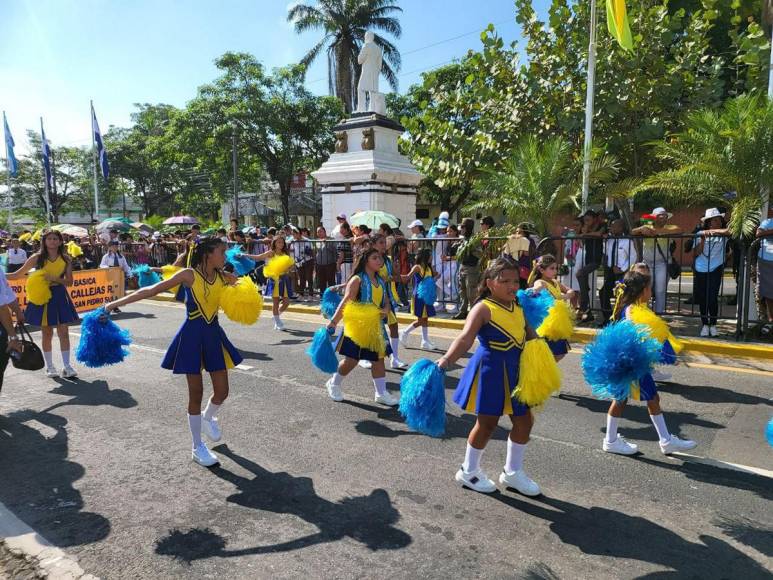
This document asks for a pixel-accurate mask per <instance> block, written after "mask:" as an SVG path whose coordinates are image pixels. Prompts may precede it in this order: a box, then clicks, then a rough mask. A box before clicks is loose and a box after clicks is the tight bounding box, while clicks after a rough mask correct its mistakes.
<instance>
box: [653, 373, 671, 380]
mask: <svg viewBox="0 0 773 580" xmlns="http://www.w3.org/2000/svg"><path fill="white" fill-rule="evenodd" d="M652 380H654V381H656V382H660V383H663V382H666V381H670V380H671V373H664V372H663V371H653V372H652Z"/></svg>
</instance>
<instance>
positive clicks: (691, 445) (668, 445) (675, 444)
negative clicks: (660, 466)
mask: <svg viewBox="0 0 773 580" xmlns="http://www.w3.org/2000/svg"><path fill="white" fill-rule="evenodd" d="M697 445H698V444H697V443H696V442H695V441H690V440H689V439H679V437H677V436H676V435H671V439H669V440H668V441H666V442H665V443H661V444H660V450H661V451H662V452H663V455H669V454H670V453H673V452H675V451H689V450H690V449H695V447H696V446H697Z"/></svg>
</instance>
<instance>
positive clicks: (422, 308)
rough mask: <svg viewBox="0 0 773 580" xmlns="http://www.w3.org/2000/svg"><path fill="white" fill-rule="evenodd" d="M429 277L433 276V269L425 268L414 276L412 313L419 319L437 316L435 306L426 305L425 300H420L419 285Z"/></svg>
mask: <svg viewBox="0 0 773 580" xmlns="http://www.w3.org/2000/svg"><path fill="white" fill-rule="evenodd" d="M427 276H430V277H431V276H432V268H430V267H429V266H425V267H424V268H422V270H421V272H414V274H413V301H412V302H411V313H412V314H413V315H414V316H416V317H417V318H428V317H430V316H435V306H434V305H432V304H424V300H422V299H421V298H419V295H418V292H419V284H420V283H421V281H422V280H424V278H426V277H427Z"/></svg>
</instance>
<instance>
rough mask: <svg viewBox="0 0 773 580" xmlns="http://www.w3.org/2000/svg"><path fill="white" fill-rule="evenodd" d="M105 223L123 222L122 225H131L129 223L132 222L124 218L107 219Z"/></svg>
mask: <svg viewBox="0 0 773 580" xmlns="http://www.w3.org/2000/svg"><path fill="white" fill-rule="evenodd" d="M105 221H106V222H123V223H125V224H129V225H131V223H132V220H130V219H129V218H125V217H109V218H107V219H106V220H105Z"/></svg>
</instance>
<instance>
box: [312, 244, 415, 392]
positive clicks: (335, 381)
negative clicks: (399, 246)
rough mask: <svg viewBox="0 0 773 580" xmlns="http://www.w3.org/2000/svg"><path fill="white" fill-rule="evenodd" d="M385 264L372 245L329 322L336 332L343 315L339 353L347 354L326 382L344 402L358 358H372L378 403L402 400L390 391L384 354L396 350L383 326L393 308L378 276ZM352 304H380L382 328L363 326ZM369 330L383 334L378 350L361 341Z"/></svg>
mask: <svg viewBox="0 0 773 580" xmlns="http://www.w3.org/2000/svg"><path fill="white" fill-rule="evenodd" d="M383 264H384V260H383V258H382V257H381V252H380V251H379V250H377V249H376V248H370V249H368V250H366V251H365V252H363V253H362V254H361V255H360V257H359V260H358V261H357V265H356V266H355V268H354V272H353V273H352V276H351V277H350V278H349V282H348V283H347V284H346V293H345V294H344V297H343V300H342V301H341V303H340V304H339V305H338V308H337V309H336V312H335V314H334V315H333V318H331V319H330V322H329V323H328V325H327V327H328V331H329V332H330V333H331V334H332V333H334V332H335V328H336V326H337V325H338V323H339V321H340V320H341V319H342V318H343V321H344V333H343V336H342V337H341V340H340V341H339V343H338V352H339V353H341V354H342V355H344V357H345V358H344V359H343V360H342V361H341V362H340V363H339V364H338V372H336V373H335V374H334V375H333V376H332V377H330V379H329V380H328V381H327V383H326V384H325V387H326V388H327V392H328V395H330V398H331V399H333V400H334V401H343V399H344V395H343V392H342V391H341V382H342V381H343V378H344V377H345V376H346V375H348V374H349V373H350V372H351V371H352V369H353V368H354V367H355V366H357V362H358V361H360V360H368V361H370V362H371V369H370V372H371V376H372V377H373V387H374V389H375V395H374V400H375V401H376V403H380V404H382V405H386V406H388V407H394V406H395V405H397V404H398V403H399V402H400V401H399V399H397V398H396V397H393V396H392V395H391V394H389V392H388V391H387V388H386V369H385V368H384V357H385V356H386V355H388V354H391V351H392V349H391V348H390V346H389V345H388V344H387V343H386V341H385V340H383V337H384V336H385V334H386V333H385V332H384V328H383V326H384V322H383V321H384V320H385V319H386V318H387V316H388V315H389V308H390V306H389V296H388V290H387V288H386V284H385V283H384V281H383V280H382V279H381V277H380V276H379V275H378V272H379V270H380V269H381V266H383ZM349 303H355V304H352V306H356V304H357V303H360V304H364V305H370V304H374V305H375V306H377V307H378V308H379V309H380V310H381V321H380V322H376V324H377V325H378V326H380V328H378V329H363V324H362V321H358V320H355V314H354V311H353V309H352V310H347V305H349ZM358 322H359V324H358ZM368 330H371V331H376V332H379V333H380V334H381V337H382V339H381V340H380V341H377V342H378V343H380V344H379V346H378V347H377V348H378V350H374V349H372V348H368V347H369V346H371V345H370V344H368V345H363V346H360V344H358V343H362V342H363V341H362V335H363V334H366V333H367V334H370V333H368V332H367V331H368Z"/></svg>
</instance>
